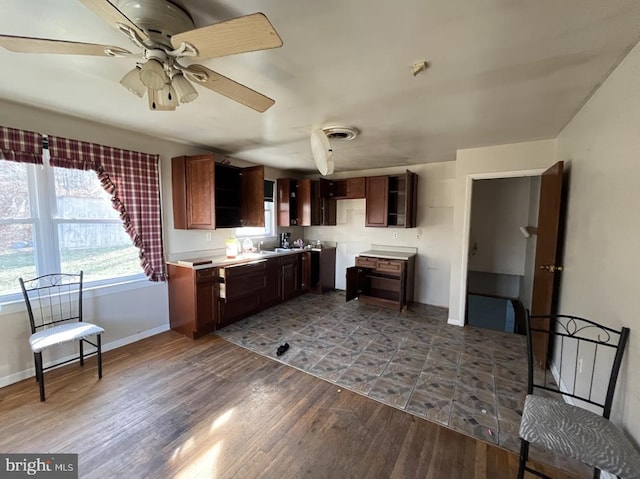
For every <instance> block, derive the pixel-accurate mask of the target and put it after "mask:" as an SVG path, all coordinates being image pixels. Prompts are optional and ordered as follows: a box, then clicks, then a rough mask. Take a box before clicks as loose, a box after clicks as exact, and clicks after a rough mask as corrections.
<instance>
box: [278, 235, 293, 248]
mask: <svg viewBox="0 0 640 479" xmlns="http://www.w3.org/2000/svg"><path fill="white" fill-rule="evenodd" d="M280 247H281V248H291V233H280Z"/></svg>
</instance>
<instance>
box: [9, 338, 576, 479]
mask: <svg viewBox="0 0 640 479" xmlns="http://www.w3.org/2000/svg"><path fill="white" fill-rule="evenodd" d="M103 361H104V377H103V379H102V380H98V379H97V374H96V369H95V358H91V360H89V361H88V362H87V364H86V365H85V367H84V368H80V366H79V365H77V364H72V365H68V366H65V367H63V368H60V369H57V370H54V371H51V372H48V373H47V374H46V387H47V401H46V402H45V403H41V402H40V401H39V397H38V388H37V385H36V382H35V380H34V379H33V378H32V379H29V380H25V381H22V382H20V383H17V384H13V385H10V386H7V387H4V388H1V389H0V451H2V452H23V453H29V452H30V453H41V452H73V453H78V454H79V470H80V477H87V478H112V477H121V478H127V479H130V478H183V479H195V478H227V477H238V478H254V477H268V478H271V477H273V478H276V477H277V478H280V477H286V478H299V477H309V478H315V477H317V478H327V477H334V478H341V479H342V478H387V477H397V478H412V477H416V478H465V479H468V478H478V479H479V478H491V479H500V478H505V479H506V478H514V477H516V471H517V464H518V458H517V456H516V455H515V454H514V453H512V452H509V451H507V450H505V449H501V448H499V447H497V446H494V445H490V444H488V443H485V442H483V441H479V440H476V439H473V438H471V437H468V436H465V435H463V434H460V433H458V432H455V431H453V430H450V429H447V428H445V427H442V426H439V425H436V424H435V423H431V422H429V421H427V420H424V419H421V418H418V417H415V416H412V415H410V414H407V413H405V412H403V411H401V410H399V409H395V408H392V407H390V406H386V405H384V404H382V403H379V402H377V401H374V400H372V399H369V398H367V397H364V396H360V395H358V394H356V393H353V392H350V391H347V390H344V389H343V390H341V389H340V388H339V387H337V386H336V385H334V384H331V383H329V382H326V381H323V380H321V379H318V378H316V377H314V376H311V375H308V374H305V373H303V372H301V371H298V370H297V369H294V368H291V367H289V366H286V365H284V364H281V363H279V362H276V361H272V360H270V359H268V358H265V357H262V356H260V355H258V354H255V353H252V352H250V351H247V350H245V349H243V348H241V347H238V346H235V345H233V344H230V343H228V342H226V341H224V340H222V339H220V338H218V337H216V336H207V337H205V338H202V339H200V340H196V341H192V340H190V339H187V338H185V337H183V336H181V335H179V334H177V333H174V332H166V333H162V334H159V335H157V336H154V337H151V338H147V339H145V340H142V341H139V342H137V343H134V344H130V345H127V346H125V347H122V348H119V349H117V350H114V351H110V352H108V353H106V354H105V355H104V359H103ZM542 470H543V471H544V472H546V473H547V474H549V475H551V476H552V477H554V478H558V479H567V478H569V477H571V476H568V475H566V474H564V473H561V472H559V471H556V470H553V469H551V468H546V469H542ZM531 477H533V476H531Z"/></svg>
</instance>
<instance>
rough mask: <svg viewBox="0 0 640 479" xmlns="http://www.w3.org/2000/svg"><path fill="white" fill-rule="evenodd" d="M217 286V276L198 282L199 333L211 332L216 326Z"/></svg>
mask: <svg viewBox="0 0 640 479" xmlns="http://www.w3.org/2000/svg"><path fill="white" fill-rule="evenodd" d="M213 269H215V268H213ZM216 271H217V269H216ZM216 287H217V282H216V280H215V278H210V279H208V280H200V281H198V282H197V283H196V314H197V321H196V330H197V332H198V335H200V334H203V333H210V332H211V331H213V330H214V329H215V328H216V323H217V318H216V317H217V311H216V309H217V308H216V307H215V306H216V303H217V298H216Z"/></svg>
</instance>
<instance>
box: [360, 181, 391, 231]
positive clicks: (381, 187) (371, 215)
mask: <svg viewBox="0 0 640 479" xmlns="http://www.w3.org/2000/svg"><path fill="white" fill-rule="evenodd" d="M366 183H367V188H366V189H367V201H366V207H365V210H366V219H365V226H387V221H388V219H387V212H388V203H387V198H388V192H389V177H388V176H368V177H367V182H366Z"/></svg>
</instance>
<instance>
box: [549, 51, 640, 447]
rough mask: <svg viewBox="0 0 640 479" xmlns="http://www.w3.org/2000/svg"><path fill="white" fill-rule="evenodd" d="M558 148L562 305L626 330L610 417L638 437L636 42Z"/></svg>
mask: <svg viewBox="0 0 640 479" xmlns="http://www.w3.org/2000/svg"><path fill="white" fill-rule="evenodd" d="M557 147H558V149H557V159H558V160H565V161H566V162H568V165H569V169H570V173H569V179H570V182H569V198H568V209H567V224H566V235H565V253H564V262H563V265H564V271H563V273H562V276H561V284H560V304H559V310H560V311H562V312H565V313H571V314H576V315H579V316H580V315H582V316H585V317H589V318H592V319H594V320H596V321H601V322H603V323H605V324H607V325H609V326H612V327H616V328H619V327H621V326H628V327H630V328H631V336H630V343H629V346H628V349H627V352H626V357H625V360H624V364H623V368H622V371H621V373H620V379H619V383H618V388H617V392H616V400H615V404H614V409H613V416H612V417H613V419H614V421H615V422H618V423H620V424H622V425H623V426H624V428H625V429H626V430H627V431H628V432H629V433H630V434H631V435H632V436H633V438H634V439H635V441H636V443H640V416H639V415H638V411H640V373H638V364H640V315H639V314H638V312H639V311H640V296H639V295H638V286H637V285H638V272H639V271H640V250H639V245H640V213H639V209H638V205H640V186H639V185H640V46H638V45H636V47H635V48H634V49H633V50H632V51H631V52H630V53H629V55H628V56H627V57H626V58H625V59H624V60H623V61H622V62H621V64H620V65H619V66H618V68H617V69H616V70H614V72H613V73H612V74H611V76H610V77H609V78H608V79H607V80H606V82H605V83H604V84H603V85H602V86H601V88H600V89H599V90H598V91H597V92H596V93H595V94H594V96H593V97H592V98H591V100H590V101H589V102H588V103H587V104H586V105H585V107H584V108H582V110H580V112H579V113H578V114H577V115H576V117H575V118H574V119H573V120H572V121H571V122H570V123H569V124H568V125H567V126H566V127H565V129H564V130H563V131H562V132H561V134H560V135H559V137H558V139H557Z"/></svg>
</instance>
